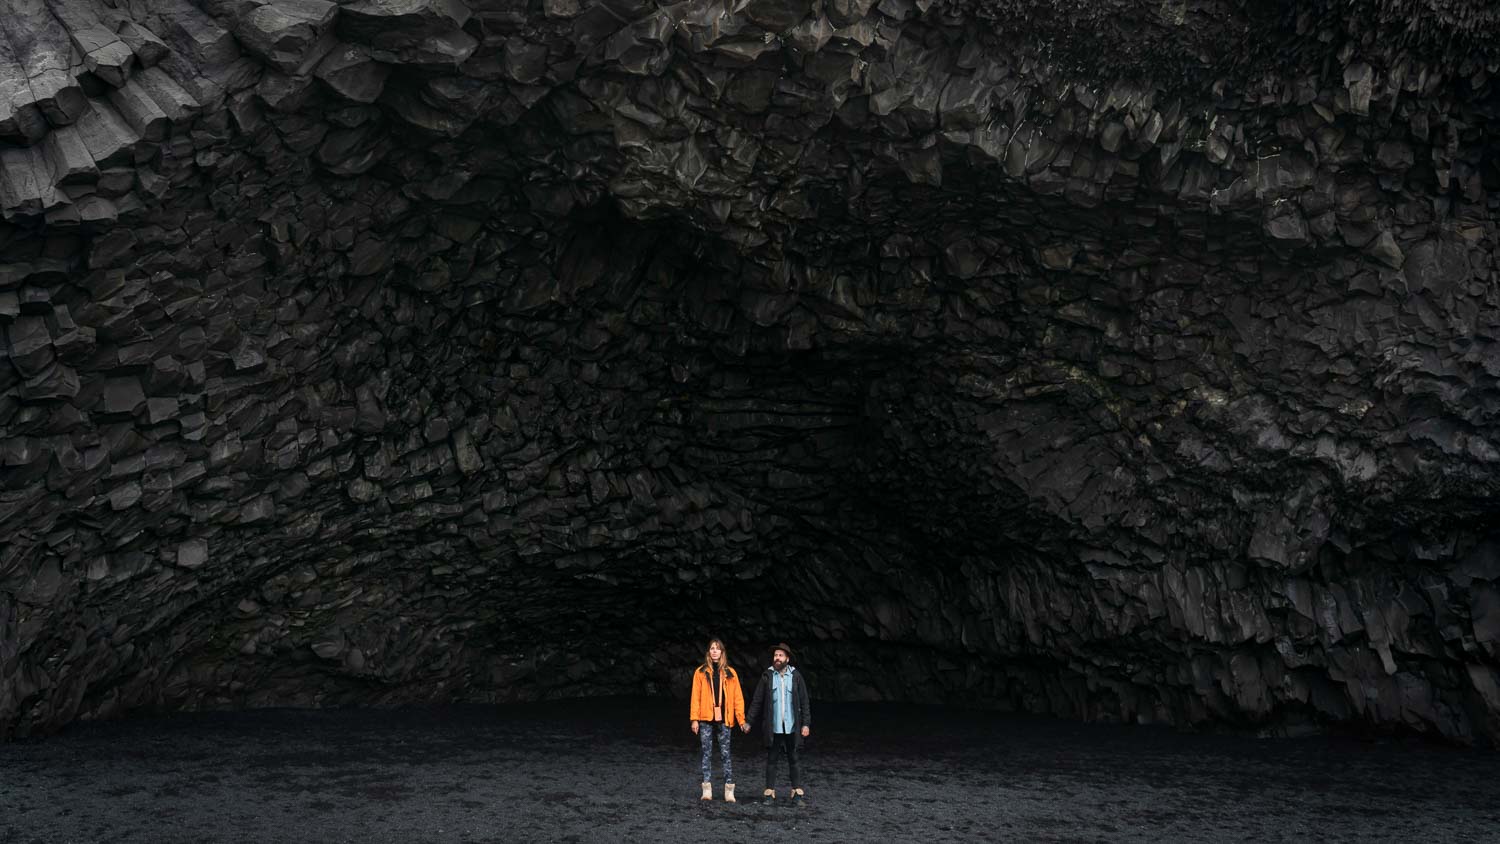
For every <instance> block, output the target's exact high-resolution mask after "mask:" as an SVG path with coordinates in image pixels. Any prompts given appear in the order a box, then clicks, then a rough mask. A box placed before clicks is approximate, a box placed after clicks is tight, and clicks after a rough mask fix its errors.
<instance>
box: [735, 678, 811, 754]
mask: <svg viewBox="0 0 1500 844" xmlns="http://www.w3.org/2000/svg"><path fill="white" fill-rule="evenodd" d="M772 670H773V669H770V668H767V669H766V671H765V673H764V674H761V675H760V682H759V683H757V684H755V697H753V698H751V700H750V708H749V709H748V710H746V711H745V723H747V724H749V725H750V726H752V727H754V726H755V725H756V724H760V725H761V727H762V730H761V731H762V732H764V733H765V734H766V747H770V746H771V735H772V733H773V731H774V730H775V729H776V727H775V725H774V724H772V723H771V716H772V712H771V707H772V706H774V705H775V703H774V702H773V701H772V700H771V672H772ZM811 726H812V708H811V706H809V704H808V700H807V684H806V683H804V682H802V672H801V671H798V670H797V669H796V668H793V669H792V735H794V736H796V739H797V746H798V747H801V746H802V728H803V727H811Z"/></svg>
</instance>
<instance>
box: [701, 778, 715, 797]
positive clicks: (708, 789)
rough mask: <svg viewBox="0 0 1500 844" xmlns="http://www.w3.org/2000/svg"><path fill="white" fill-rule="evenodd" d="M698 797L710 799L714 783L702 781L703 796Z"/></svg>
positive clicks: (712, 794) (712, 795)
mask: <svg viewBox="0 0 1500 844" xmlns="http://www.w3.org/2000/svg"><path fill="white" fill-rule="evenodd" d="M698 799H700V800H712V799H714V784H713V783H711V782H706V783H704V784H703V796H702V797H700V798H698Z"/></svg>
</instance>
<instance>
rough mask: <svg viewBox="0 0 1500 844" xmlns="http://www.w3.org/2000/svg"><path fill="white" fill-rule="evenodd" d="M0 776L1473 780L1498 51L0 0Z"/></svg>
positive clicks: (1444, 7) (1172, 10) (1495, 485)
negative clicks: (373, 734)
mask: <svg viewBox="0 0 1500 844" xmlns="http://www.w3.org/2000/svg"><path fill="white" fill-rule="evenodd" d="M0 4H8V5H7V6H4V8H0V211H3V214H4V221H5V222H4V223H3V224H0V339H3V341H4V342H3V344H0V350H3V351H0V354H3V359H0V537H3V540H0V735H3V736H7V737H10V736H22V735H28V734H32V733H35V732H38V731H50V730H55V729H57V728H59V727H61V726H63V725H65V724H67V723H69V722H72V721H75V720H77V719H82V718H94V717H103V716H109V715H114V714H119V713H123V712H127V711H131V710H137V709H143V708H162V707H164V708H201V707H242V706H259V705H336V704H338V705H342V704H366V705H377V704H386V703H399V702H411V701H424V700H451V699H462V700H525V699H536V698H543V697H557V696H568V695H590V694H600V693H609V692H627V691H628V692H639V691H656V692H661V691H676V690H677V689H676V685H677V684H679V683H680V679H681V678H680V677H679V676H678V675H679V674H680V669H681V663H682V661H683V660H684V659H687V658H691V652H693V651H694V650H696V649H697V648H698V647H699V646H701V642H699V641H698V639H700V638H702V637H704V636H706V635H707V634H708V633H709V632H716V633H719V634H721V635H724V636H726V637H727V638H729V639H730V641H731V645H732V647H733V648H735V649H737V650H736V654H737V655H741V658H742V660H746V659H747V660H750V661H751V663H752V664H753V661H754V659H756V658H757V657H755V656H754V655H751V654H742V651H741V649H743V648H744V647H749V646H756V645H760V644H764V643H767V642H770V641H773V640H779V639H790V640H793V641H795V642H797V643H798V645H799V652H800V654H799V655H800V656H801V658H802V660H803V661H804V662H805V663H806V664H807V665H808V666H809V668H808V670H809V674H810V676H812V675H814V674H815V675H816V678H815V679H816V688H815V690H814V691H815V692H816V693H818V694H820V695H822V696H827V697H838V698H844V699H870V700H913V699H915V700H926V701H952V702H961V703H964V704H967V705H975V706H993V707H998V708H1015V709H1022V710H1028V711H1037V712H1049V713H1055V714H1059V715H1064V716H1068V717H1086V718H1093V719H1104V720H1127V721H1139V722H1143V723H1146V722H1149V723H1171V724H1175V725H1180V726H1224V727H1229V728H1257V729H1268V730H1272V731H1287V730H1293V729H1301V728H1305V727H1309V726H1317V725H1326V724H1343V725H1347V726H1350V727H1353V728H1356V729H1369V730H1413V731H1418V732H1422V733H1426V734H1430V735H1434V736H1441V737H1446V738H1450V739H1456V740H1459V741H1465V742H1474V743H1482V744H1493V743H1495V741H1496V739H1497V737H1500V525H1497V522H1496V516H1495V513H1496V512H1500V510H1497V505H1500V383H1497V377H1500V277H1497V249H1500V231H1497V222H1500V165H1497V159H1496V158H1495V156H1494V155H1493V151H1494V150H1495V149H1500V128H1497V126H1500V123H1497V120H1496V118H1497V117H1500V93H1497V91H1500V88H1497V86H1496V81H1495V79H1494V77H1495V75H1496V74H1497V73H1500V50H1497V41H1496V36H1495V35H1494V34H1493V33H1495V32H1496V31H1497V26H1500V12H1497V11H1495V10H1494V9H1492V8H1490V7H1489V6H1488V5H1487V4H1485V3H1483V2H1479V0H1475V1H1474V2H1459V0H1363V2H1361V3H1357V4H1354V6H1351V5H1350V4H1349V3H1338V4H1334V3H1332V2H1318V3H1298V4H1290V3H1287V4H1279V3H1252V2H1249V0H1243V2H1241V1H1240V0H1166V2H1162V0H1149V2H1148V0H1055V2H1042V0H1010V2H1004V1H1003V0H878V2H875V0H688V2H682V3H675V4H660V3H654V2H645V0H604V2H586V1H585V0H539V2H526V0H474V2H464V0H353V2H337V3H335V2H328V0H269V1H267V0H194V2H188V0H0Z"/></svg>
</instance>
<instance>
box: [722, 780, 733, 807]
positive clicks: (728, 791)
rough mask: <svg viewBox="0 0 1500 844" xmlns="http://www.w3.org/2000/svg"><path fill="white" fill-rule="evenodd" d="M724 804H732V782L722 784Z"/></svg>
mask: <svg viewBox="0 0 1500 844" xmlns="http://www.w3.org/2000/svg"><path fill="white" fill-rule="evenodd" d="M724 802H725V803H733V802H734V783H732V782H726V783H724Z"/></svg>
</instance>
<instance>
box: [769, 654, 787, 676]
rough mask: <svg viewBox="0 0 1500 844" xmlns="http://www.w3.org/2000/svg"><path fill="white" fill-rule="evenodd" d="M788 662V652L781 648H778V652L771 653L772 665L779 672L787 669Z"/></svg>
mask: <svg viewBox="0 0 1500 844" xmlns="http://www.w3.org/2000/svg"><path fill="white" fill-rule="evenodd" d="M786 661H787V656H786V651H784V650H782V649H781V648H777V649H776V650H774V651H771V665H772V666H774V667H775V668H776V670H777V671H780V670H781V669H783V668H785V667H786Z"/></svg>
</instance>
